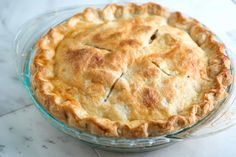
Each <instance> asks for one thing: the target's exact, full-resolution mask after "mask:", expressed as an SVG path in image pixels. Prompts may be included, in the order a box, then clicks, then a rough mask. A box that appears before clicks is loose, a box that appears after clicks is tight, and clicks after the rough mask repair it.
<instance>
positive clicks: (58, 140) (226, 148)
mask: <svg viewBox="0 0 236 157" xmlns="http://www.w3.org/2000/svg"><path fill="white" fill-rule="evenodd" d="M108 2H116V1H108V0H97V1H96V2H95V1H82V2H80V1H79V0H70V1H68V0H60V1H58V0H40V1H32V0H0V72H1V74H2V75H0V76H1V77H0V87H1V88H0V124H1V125H0V157H12V156H14V157H17V156H24V157H31V156H35V157H40V156H58V157H63V156H72V157H73V156H81V157H87V156H88V157H90V156H98V157H99V156H101V157H108V156H115V157H118V156H123V157H131V156H132V157H133V156H138V157H141V156H148V157H154V156H160V157H162V156H165V157H168V156H183V157H184V156H190V155H191V156H193V157H194V156H206V157H208V156H215V157H218V156H219V157H220V156H227V157H231V156H232V157H233V156H236V150H235V148H236V134H235V131H236V127H233V128H231V129H229V130H227V131H225V132H223V133H220V134H217V135H214V136H211V137H207V138H202V139H198V140H188V141H184V142H181V143H177V144H175V145H172V146H170V147H167V148H164V149H162V150H158V151H154V152H148V153H139V154H118V153H111V152H105V151H101V150H94V149H92V148H90V147H88V146H85V145H83V144H80V143H79V142H78V141H77V140H75V139H72V138H71V137H68V136H67V135H64V134H63V133H61V132H59V131H58V130H56V129H54V128H53V127H51V126H50V125H49V124H48V123H47V122H46V121H45V120H44V119H43V118H42V117H41V115H40V114H39V113H38V111H36V109H35V107H34V106H32V105H31V101H30V100H29V98H28V96H27V94H26V92H25V90H24V89H23V87H22V86H21V84H20V82H19V81H18V80H17V77H16V74H15V70H14V59H13V58H14V51H13V48H12V43H13V39H14V36H15V33H16V31H17V29H18V28H19V26H20V25H21V24H23V23H24V22H25V21H27V20H28V19H30V18H33V17H35V16H37V15H39V14H42V13H44V12H47V11H50V10H55V9H58V8H62V7H68V6H73V5H81V4H91V3H93V4H95V3H97V4H99V3H108ZM139 2H141V1H139ZM157 2H159V3H161V4H163V5H165V6H167V7H169V8H172V9H175V10H180V11H182V12H184V13H186V14H188V15H190V16H192V17H195V18H197V19H198V20H199V21H201V22H203V23H204V24H205V25H207V26H208V27H210V28H211V29H212V30H213V31H214V32H215V33H216V34H217V35H218V36H220V38H221V39H222V40H223V41H224V42H225V43H226V45H227V46H228V47H229V48H231V49H232V50H234V51H235V52H236V5H234V4H233V3H232V1H230V0H191V1H190V0H182V1H181V2H180V1H177V0H176V1H174V0H168V1H167V0H160V1H157ZM3 74H4V75H3Z"/></svg>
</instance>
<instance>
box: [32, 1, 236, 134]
mask: <svg viewBox="0 0 236 157" xmlns="http://www.w3.org/2000/svg"><path fill="white" fill-rule="evenodd" d="M231 82H232V75H231V71H230V60H229V58H228V57H227V56H226V55H225V47H224V45H223V44H222V43H220V42H219V41H217V40H216V39H215V36H214V34H213V33H212V32H210V31H209V30H207V29H206V28H205V27H204V26H203V25H202V24H200V23H199V22H198V21H197V20H195V19H192V18H188V17H185V16H183V15H182V14H181V13H180V12H169V11H168V10H167V9H166V8H164V7H162V6H160V5H158V4H155V3H147V4H143V5H136V4H133V3H130V4H127V5H124V6H122V5H117V4H110V5H107V6H106V7H105V8H104V9H102V10H99V9H94V8H87V9H85V10H84V11H83V12H82V13H79V14H76V15H74V16H73V17H71V18H70V19H68V20H67V21H66V22H64V23H62V24H60V25H58V26H56V27H54V28H52V29H51V30H50V31H49V32H48V33H47V34H46V35H45V36H43V37H42V38H41V39H40V40H39V41H38V44H37V54H36V56H35V58H34V61H33V64H32V85H33V87H34V90H35V94H36V96H37V98H38V100H39V101H40V102H41V103H42V104H43V105H44V106H45V108H47V110H48V111H49V112H50V113H51V114H52V115H53V116H55V117H56V118H58V119H60V120H62V121H63V122H65V123H67V124H69V125H70V126H72V127H75V128H79V129H81V130H85V131H89V132H90V133H92V134H97V135H102V136H112V137H127V138H139V137H149V136H158V135H163V134H167V133H170V132H173V131H176V130H178V129H181V128H184V127H186V126H189V125H192V124H194V123H196V122H197V121H199V120H200V119H202V118H204V117H205V116H206V115H207V114H208V113H209V112H211V111H212V110H213V109H214V108H215V105H216V104H217V103H218V102H219V101H221V100H223V99H224V98H225V97H226V96H227V92H226V88H227V86H229V85H230V84H231Z"/></svg>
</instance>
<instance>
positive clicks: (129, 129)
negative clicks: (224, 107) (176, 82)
mask: <svg viewBox="0 0 236 157" xmlns="http://www.w3.org/2000/svg"><path fill="white" fill-rule="evenodd" d="M119 10H123V14H129V15H132V14H133V12H132V11H134V10H135V12H138V13H139V14H149V15H159V16H162V17H165V18H166V19H167V21H169V20H171V26H175V27H176V28H179V29H181V30H184V31H186V32H187V33H188V34H189V35H190V37H191V38H192V39H193V40H194V41H195V42H196V43H197V45H198V46H199V47H200V46H201V45H203V44H204V45H207V46H208V48H209V49H211V50H214V51H215V53H217V56H218V59H219V60H220V62H221V63H220V67H219V68H220V72H219V73H218V75H217V77H216V79H215V81H216V83H217V88H216V89H212V90H211V91H210V92H209V93H206V94H205V96H204V100H203V102H202V103H201V104H196V105H193V106H192V107H191V108H190V109H189V111H188V112H189V115H190V116H182V115H174V116H171V117H170V118H169V119H168V120H167V121H163V120H157V121H143V122H141V123H138V125H135V124H132V125H131V124H130V125H129V124H124V123H121V122H118V121H111V120H109V119H105V118H99V117H95V116H90V115H88V116H84V115H83V114H79V112H80V110H79V109H78V106H76V107H75V105H73V104H75V103H76V102H73V101H72V100H66V101H61V98H60V95H59V94H58V93H53V92H52V90H51V89H52V88H53V85H52V84H51V83H50V79H49V78H48V77H47V75H49V74H48V73H50V72H49V69H50V68H51V65H52V64H53V61H52V60H53V56H54V54H55V48H56V46H57V45H58V44H59V43H60V41H61V40H63V38H64V37H65V36H66V35H67V34H68V33H69V32H70V31H72V30H73V29H74V28H75V27H76V24H77V23H79V22H81V21H91V20H93V19H91V17H92V18H95V17H96V18H100V20H104V21H105V20H109V18H108V17H109V16H110V14H112V15H113V17H116V16H117V15H116V14H117V11H119ZM98 15H99V16H98ZM120 16H122V15H120ZM31 69H32V70H31V71H32V86H33V88H34V91H35V94H36V97H37V98H38V100H39V102H40V103H41V104H42V105H44V107H45V108H46V109H47V110H48V111H49V112H50V113H51V114H52V115H53V116H55V117H56V118H58V119H59V120H61V121H63V122H65V123H67V124H69V125H70V126H73V127H75V128H79V129H81V130H84V131H88V132H90V133H92V134H97V135H102V136H110V137H127V138H140V137H149V136H158V135H163V134H167V133H170V132H173V131H176V130H178V129H181V128H184V127H186V126H189V125H192V124H194V123H196V122H197V121H198V120H200V119H202V118H203V117H205V116H206V115H207V114H208V113H209V112H210V111H212V110H213V109H214V107H215V104H216V103H215V102H217V101H219V100H222V98H224V97H226V95H227V92H226V88H227V86H228V85H230V83H231V81H232V75H231V71H230V60H229V58H228V57H227V56H226V55H225V47H224V45H223V44H222V43H220V42H219V41H217V40H216V38H215V36H214V34H213V33H212V32H211V31H209V30H208V29H207V28H205V27H204V26H203V25H202V24H200V23H199V22H198V21H197V20H195V19H192V18H189V17H185V16H184V15H182V14H181V13H180V12H169V11H168V10H167V9H166V8H164V7H162V6H160V5H158V4H155V3H147V4H143V5H136V4H133V3H130V4H126V5H123V6H122V5H117V4H109V5H107V6H106V7H105V8H104V9H103V10H98V9H93V8H87V9H85V10H84V11H83V12H82V13H79V14H76V15H74V16H73V17H71V18H70V19H69V20H67V21H66V22H64V23H62V24H60V25H58V26H56V27H54V28H52V29H51V30H50V31H49V32H48V33H47V34H46V35H45V36H43V37H42V38H41V39H40V40H39V41H38V44H37V54H36V57H35V59H34V61H33V63H32V67H31Z"/></svg>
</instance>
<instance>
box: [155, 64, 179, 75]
mask: <svg viewBox="0 0 236 157" xmlns="http://www.w3.org/2000/svg"><path fill="white" fill-rule="evenodd" d="M152 64H154V65H155V66H156V67H157V68H158V69H159V70H161V72H162V73H164V74H166V75H168V76H175V75H172V74H170V73H168V72H166V71H165V70H164V69H162V68H161V67H160V66H159V65H158V64H157V63H155V62H152Z"/></svg>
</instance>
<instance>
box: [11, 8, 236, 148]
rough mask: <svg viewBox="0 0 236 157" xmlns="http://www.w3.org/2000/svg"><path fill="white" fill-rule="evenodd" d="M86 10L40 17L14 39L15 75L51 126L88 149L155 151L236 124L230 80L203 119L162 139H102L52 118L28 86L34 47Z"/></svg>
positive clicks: (229, 52) (76, 9)
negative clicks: (61, 24) (54, 29)
mask: <svg viewBox="0 0 236 157" xmlns="http://www.w3.org/2000/svg"><path fill="white" fill-rule="evenodd" d="M103 6H104V5H99V6H98V5H96V6H95V7H96V8H98V7H103ZM86 7H88V6H79V7H74V8H67V9H62V10H58V11H53V12H50V13H46V14H43V15H40V16H38V17H36V18H34V19H32V20H30V21H28V22H27V23H25V24H24V25H23V26H22V27H21V29H20V30H19V32H18V34H17V36H16V39H15V51H16V55H17V57H16V59H17V61H16V62H17V68H18V74H19V76H20V78H21V80H22V82H23V84H24V86H25V88H26V90H27V92H28V94H29V95H30V97H31V99H32V101H33V103H34V105H35V106H36V107H37V108H38V110H39V111H40V112H41V113H42V115H43V117H45V119H47V120H48V121H49V123H50V124H51V125H53V126H54V127H56V128H58V129H59V130H61V131H63V132H64V133H66V134H68V135H71V136H73V137H75V138H77V139H79V140H80V141H81V142H84V143H87V144H89V145H91V146H92V147H96V148H101V149H106V150H112V151H121V152H142V151H149V150H155V149H159V148H162V147H165V146H168V145H170V144H174V143H176V142H180V141H182V140H186V139H190V138H199V137H203V136H209V135H211V134H214V133H217V132H220V131H223V130H225V129H227V128H229V127H231V126H233V125H234V124H235V123H236V104H234V101H235V96H236V95H235V94H236V84H235V80H233V83H232V84H231V85H230V87H228V93H229V95H228V97H227V98H226V99H225V100H223V101H222V102H220V103H219V104H218V105H217V106H216V107H215V109H214V110H213V111H212V112H211V113H210V114H208V115H207V116H206V117H205V118H203V119H202V120H200V121H199V122H197V123H196V124H194V125H192V126H190V127H187V128H184V129H181V130H178V131H177V132H174V133H171V134H167V135H163V136H158V137H148V138H136V139H125V138H111V137H102V136H97V135H92V134H89V133H87V132H84V131H80V130H78V129H75V128H72V127H70V126H68V125H67V124H65V123H63V122H62V121H60V120H58V119H56V118H55V117H53V116H52V115H51V114H50V113H49V112H48V111H47V110H46V109H45V108H44V106H43V105H42V104H40V103H39V101H38V100H37V98H36V97H35V94H34V91H33V89H32V86H31V70H30V66H31V63H32V59H33V58H34V55H35V44H36V42H37V41H38V39H39V38H40V37H41V36H43V35H44V34H45V33H46V32H47V31H48V30H49V29H50V28H52V27H54V26H56V25H58V24H59V23H61V22H63V21H64V20H66V19H67V18H69V17H70V16H72V15H73V14H75V13H77V12H80V11H82V10H83V9H85V8H86ZM90 7H91V5H90ZM218 40H220V39H218ZM227 55H228V56H229V58H230V59H231V70H232V74H233V77H234V78H235V71H234V66H235V60H236V58H235V56H234V55H233V53H232V52H231V51H230V50H228V49H227Z"/></svg>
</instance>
